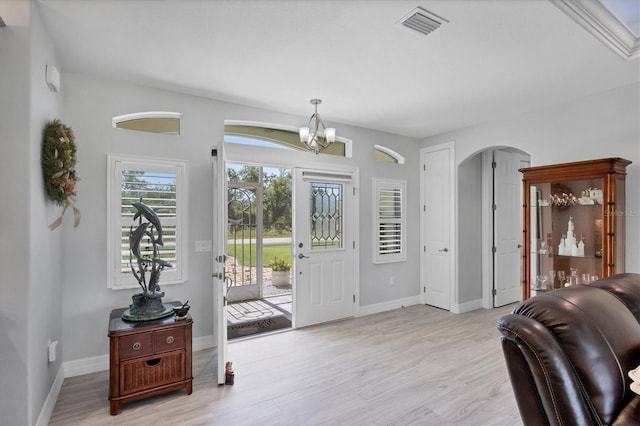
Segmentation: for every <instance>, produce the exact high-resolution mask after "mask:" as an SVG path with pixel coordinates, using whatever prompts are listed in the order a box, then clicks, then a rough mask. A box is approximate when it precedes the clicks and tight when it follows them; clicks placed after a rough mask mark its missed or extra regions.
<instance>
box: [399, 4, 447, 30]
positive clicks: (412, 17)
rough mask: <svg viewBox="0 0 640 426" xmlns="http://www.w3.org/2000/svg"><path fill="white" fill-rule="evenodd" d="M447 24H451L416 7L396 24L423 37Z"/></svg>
mask: <svg viewBox="0 0 640 426" xmlns="http://www.w3.org/2000/svg"><path fill="white" fill-rule="evenodd" d="M445 22H449V21H447V20H446V19H444V18H441V17H440V16H438V15H436V14H434V13H431V12H429V11H427V10H425V9H423V8H421V7H416V8H415V9H413V10H412V11H411V12H409V13H408V14H407V15H405V16H404V17H403V18H402V19H400V20H399V21H398V22H396V24H398V25H401V26H402V27H403V28H405V29H409V30H412V31H416V32H418V33H420V34H422V35H429V34H431V33H432V32H434V31H435V30H437V29H438V28H440V25H442V24H443V23H445Z"/></svg>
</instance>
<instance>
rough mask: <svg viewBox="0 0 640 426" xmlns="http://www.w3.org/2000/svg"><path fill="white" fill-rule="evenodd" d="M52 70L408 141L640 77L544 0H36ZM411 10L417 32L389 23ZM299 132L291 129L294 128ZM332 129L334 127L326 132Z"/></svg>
mask: <svg viewBox="0 0 640 426" xmlns="http://www.w3.org/2000/svg"><path fill="white" fill-rule="evenodd" d="M38 5H39V8H40V11H41V14H42V16H43V19H44V21H45V25H46V27H47V30H48V32H49V34H50V35H51V37H52V39H53V41H54V44H55V45H56V48H57V52H58V55H59V58H60V61H61V67H62V70H63V73H64V72H65V71H75V72H83V73H91V74H96V75H99V76H104V77H108V78H110V79H122V80H126V81H132V82H137V83H140V84H144V85H148V86H152V87H162V88H166V89H169V90H173V91H177V92H182V93H187V94H193V95H197V96H202V97H209V98H214V99H220V100H224V101H229V102H234V103H239V104H245V105H250V106H254V107H259V108H266V109H269V110H275V111H280V112H284V113H290V114H296V115H300V116H303V117H308V116H309V115H310V114H311V113H312V111H313V107H312V106H311V105H310V104H309V99H311V98H316V97H317V98H322V100H323V103H322V105H321V106H320V108H319V112H320V113H321V114H322V116H323V118H324V120H325V121H326V122H328V123H330V124H332V125H335V126H336V127H339V123H345V124H351V125H356V126H361V127H365V128H370V129H376V130H381V131H387V132H391V133H395V134H401V135H406V136H411V137H416V138H423V137H427V136H430V135H434V134H438V133H442V132H446V131H450V130H454V129H458V128H463V127H467V126H471V125H474V124H478V123H482V122H486V121H491V120H495V119H502V118H505V117H509V116H513V115H517V114H520V113H523V112H527V111H531V110H536V109H540V108H544V107H546V106H549V105H553V104H557V103H561V102H564V101H568V100H572V99H577V98H580V97H583V96H588V95H590V94H593V93H598V92H601V91H605V90H609V89H612V88H615V87H620V86H623V85H628V84H630V83H632V82H637V81H640V61H639V60H631V61H626V60H624V59H622V58H620V57H619V56H618V55H616V54H615V53H613V52H612V51H610V50H609V49H607V48H606V47H605V46H604V45H603V44H602V43H601V42H599V41H598V40H597V39H596V38H594V37H593V36H592V35H590V34H588V33H587V32H586V31H585V30H583V29H582V28H581V27H580V26H579V25H577V24H576V23H575V22H574V21H572V20H571V19H570V18H569V17H567V16H566V15H565V14H564V13H563V12H562V11H560V10H559V9H558V8H557V7H556V6H555V5H554V4H553V3H551V2H550V1H548V0H518V1H514V0H481V1H478V0H441V1H436V0H423V1H417V0H416V1H404V0H395V1H383V0H374V1H371V0H369V1H354V0H333V1H326V0H325V1H311V0H297V1H294V0H290V1H286V0H260V1H258V0H255V1H249V0H228V1H218V0H182V1H178V0H164V1H161V0H93V1H81V0H39V1H38ZM416 6H420V7H422V8H424V9H426V10H428V11H430V12H432V13H434V14H436V15H438V16H440V17H443V18H445V19H446V20H448V21H449V22H448V23H445V24H443V25H442V26H441V27H440V28H439V29H438V30H436V31H435V32H433V33H432V34H430V35H429V36H421V35H417V34H412V33H410V32H408V31H406V30H404V29H403V28H402V27H401V26H399V25H397V24H396V22H397V21H398V20H400V19H401V18H403V17H404V16H405V15H406V14H407V13H409V12H410V11H411V10H413V9H414V8H415V7H416ZM301 121H302V122H301V123H300V124H303V122H304V120H301ZM338 132H339V129H338Z"/></svg>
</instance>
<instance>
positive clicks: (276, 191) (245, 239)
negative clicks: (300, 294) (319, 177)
mask: <svg viewBox="0 0 640 426" xmlns="http://www.w3.org/2000/svg"><path fill="white" fill-rule="evenodd" d="M291 188H292V182H291V170H290V169H286V168H276V167H264V166H261V165H248V164H227V259H226V268H225V284H226V286H227V290H226V291H227V300H228V302H229V305H228V315H227V335H228V338H229V339H234V338H240V337H246V336H250V335H255V334H260V333H265V332H271V331H275V330H279V329H286V328H290V327H291V324H292V320H293V316H292V315H293V314H292V311H293V309H292V281H291V279H292V277H291V262H292V257H291V253H292V250H291V231H292V222H291V211H292V194H291Z"/></svg>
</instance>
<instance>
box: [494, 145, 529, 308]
mask: <svg viewBox="0 0 640 426" xmlns="http://www.w3.org/2000/svg"><path fill="white" fill-rule="evenodd" d="M520 157H521V156H520V155H519V154H516V153H511V152H506V151H494V153H493V161H494V162H495V167H494V168H493V199H494V206H495V207H494V209H493V215H494V218H493V220H494V222H493V223H494V226H493V238H494V247H495V253H494V256H493V262H494V267H493V270H494V280H493V285H494V289H495V291H494V292H493V295H494V296H493V306H494V307H498V306H504V305H507V304H509V303H513V302H517V301H518V300H520V294H521V289H520V260H521V255H522V253H521V247H522V244H521V239H522V225H521V222H522V208H521V205H522V201H521V200H522V197H521V195H520V194H521V189H520V188H521V186H522V184H521V178H520V172H519V171H518V168H519V167H520Z"/></svg>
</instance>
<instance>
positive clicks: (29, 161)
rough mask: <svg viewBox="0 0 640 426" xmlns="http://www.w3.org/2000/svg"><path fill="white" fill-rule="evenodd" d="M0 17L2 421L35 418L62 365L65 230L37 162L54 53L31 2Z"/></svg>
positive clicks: (5, 8)
mask: <svg viewBox="0 0 640 426" xmlns="http://www.w3.org/2000/svg"><path fill="white" fill-rule="evenodd" d="M0 15H1V16H2V18H3V19H4V20H5V22H6V24H7V28H4V29H1V30H0V51H1V52H2V59H1V60H0V76H1V78H0V98H1V99H2V100H3V102H1V103H0V140H2V149H3V153H2V159H3V160H2V167H0V180H1V181H2V182H3V184H2V185H1V186H0V199H1V200H2V214H0V268H1V269H2V283H1V285H0V340H1V341H2V344H0V360H1V362H0V377H2V384H3V386H1V387H0V413H2V419H1V420H0V423H2V424H33V423H35V420H36V418H37V417H38V415H39V413H40V411H41V408H42V406H43V403H44V400H45V399H46V397H47V395H48V393H49V390H50V388H51V386H52V384H53V382H54V379H55V377H56V374H57V372H58V370H59V368H60V365H61V362H60V361H58V362H56V363H51V364H50V363H48V362H47V341H48V339H49V338H54V339H55V338H59V336H61V335H62V321H61V318H62V314H61V307H62V304H61V297H62V291H61V287H62V279H61V278H62V273H61V268H62V261H61V259H62V254H61V250H60V247H61V242H62V238H61V233H62V231H61V230H58V231H57V232H51V231H49V229H48V228H47V214H48V211H49V210H50V205H49V203H48V202H47V201H46V194H45V192H44V190H43V179H42V171H41V166H40V152H41V143H42V129H43V128H44V125H45V123H46V122H47V121H48V120H50V119H53V118H55V117H56V116H57V112H58V110H59V105H58V102H59V100H58V99H57V98H56V96H55V95H53V94H51V93H50V92H49V91H48V89H47V87H46V83H45V79H44V75H45V64H46V63H51V64H56V58H55V52H54V49H53V47H52V46H51V44H50V43H49V41H48V38H47V37H46V35H45V32H44V28H43V26H42V22H41V20H40V17H39V15H38V13H37V9H36V8H35V7H34V3H33V2H31V1H28V0H20V1H18V0H10V1H6V0H5V1H0Z"/></svg>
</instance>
